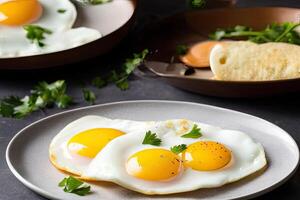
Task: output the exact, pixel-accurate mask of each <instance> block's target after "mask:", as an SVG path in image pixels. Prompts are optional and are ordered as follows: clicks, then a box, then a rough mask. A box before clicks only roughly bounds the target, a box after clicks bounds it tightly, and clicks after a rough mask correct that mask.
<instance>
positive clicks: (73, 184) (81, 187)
mask: <svg viewBox="0 0 300 200" xmlns="http://www.w3.org/2000/svg"><path fill="white" fill-rule="evenodd" d="M58 186H59V187H63V190H64V191H65V192H68V193H74V194H77V195H79V196H85V195H87V194H90V193H91V186H89V185H87V184H85V183H84V182H82V181H80V180H78V179H76V178H74V177H72V176H69V177H68V178H64V179H63V180H62V181H61V182H59V184H58Z"/></svg>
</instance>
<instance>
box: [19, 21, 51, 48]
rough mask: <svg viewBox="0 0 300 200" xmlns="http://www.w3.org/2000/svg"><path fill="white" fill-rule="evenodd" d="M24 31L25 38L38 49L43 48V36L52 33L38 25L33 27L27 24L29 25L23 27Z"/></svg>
mask: <svg viewBox="0 0 300 200" xmlns="http://www.w3.org/2000/svg"><path fill="white" fill-rule="evenodd" d="M23 28H24V30H25V31H26V32H27V33H26V37H27V38H28V39H29V40H30V41H31V42H32V43H34V42H36V44H37V45H38V46H39V47H43V46H45V44H44V43H43V42H42V40H44V39H45V36H44V34H51V33H52V31H51V30H49V29H46V28H43V27H41V26H38V25H33V24H29V25H25V26H23Z"/></svg>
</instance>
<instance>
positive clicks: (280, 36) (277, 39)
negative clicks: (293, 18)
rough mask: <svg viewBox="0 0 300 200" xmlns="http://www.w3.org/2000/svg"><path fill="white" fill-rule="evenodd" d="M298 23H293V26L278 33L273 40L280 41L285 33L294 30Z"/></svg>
mask: <svg viewBox="0 0 300 200" xmlns="http://www.w3.org/2000/svg"><path fill="white" fill-rule="evenodd" d="M299 25H300V23H298V24H294V25H293V26H291V27H290V28H287V29H286V30H285V31H284V32H283V33H282V34H281V35H279V36H278V37H277V38H276V39H275V42H280V41H281V40H282V39H283V38H284V37H285V36H286V34H288V33H289V32H291V31H292V30H294V29H295V28H296V27H297V26H299Z"/></svg>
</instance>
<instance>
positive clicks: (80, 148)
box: [68, 128, 124, 158]
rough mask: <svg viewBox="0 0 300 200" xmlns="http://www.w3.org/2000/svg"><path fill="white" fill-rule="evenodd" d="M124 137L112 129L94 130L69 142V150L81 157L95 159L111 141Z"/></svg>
mask: <svg viewBox="0 0 300 200" xmlns="http://www.w3.org/2000/svg"><path fill="white" fill-rule="evenodd" d="M121 135H124V132H122V131H119V130H117V129H112V128H94V129H89V130H86V131H83V132H81V133H78V134H77V135H75V136H73V137H72V138H71V139H70V140H69V142H68V149H69V150H70V151H71V152H73V153H75V154H78V155H80V156H85V157H89V158H94V157H95V156H96V155H97V154H98V152H100V151H101V149H102V148H103V147H105V146H106V145H107V144H108V143H109V142H110V141H111V140H113V139H115V138H116V137H119V136H121Z"/></svg>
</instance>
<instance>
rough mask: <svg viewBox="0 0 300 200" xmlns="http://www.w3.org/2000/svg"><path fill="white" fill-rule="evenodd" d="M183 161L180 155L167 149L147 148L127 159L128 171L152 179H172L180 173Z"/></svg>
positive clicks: (133, 174)
mask: <svg viewBox="0 0 300 200" xmlns="http://www.w3.org/2000/svg"><path fill="white" fill-rule="evenodd" d="M181 169H182V162H181V159H180V157H179V156H178V155H176V154H174V153H173V152H171V151H169V150H166V149H161V148H159V149H145V150H142V151H139V152H137V153H135V154H133V155H132V156H130V158H129V159H128V160H127V163H126V171H127V173H128V174H129V175H131V176H134V177H136V178H140V179H144V180H150V181H165V180H170V179H172V178H174V177H175V176H177V175H178V174H180V171H181Z"/></svg>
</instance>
